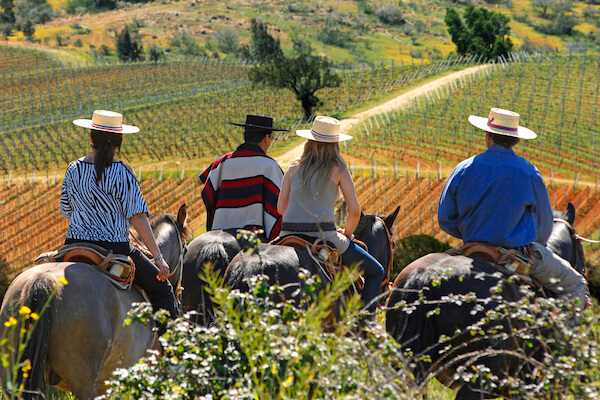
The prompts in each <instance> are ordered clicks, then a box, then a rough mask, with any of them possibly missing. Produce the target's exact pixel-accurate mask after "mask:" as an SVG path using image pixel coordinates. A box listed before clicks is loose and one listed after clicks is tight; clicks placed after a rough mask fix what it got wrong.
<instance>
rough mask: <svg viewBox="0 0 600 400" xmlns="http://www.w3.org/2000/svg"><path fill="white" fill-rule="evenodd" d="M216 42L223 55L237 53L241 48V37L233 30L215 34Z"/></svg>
mask: <svg viewBox="0 0 600 400" xmlns="http://www.w3.org/2000/svg"><path fill="white" fill-rule="evenodd" d="M214 36H215V40H216V42H217V46H218V47H219V50H221V51H222V52H223V53H235V52H237V51H238V48H239V47H240V37H239V36H238V34H237V32H236V31H235V30H233V29H231V28H229V29H225V30H221V31H217V32H215V35H214Z"/></svg>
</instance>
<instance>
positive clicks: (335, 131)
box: [296, 115, 352, 143]
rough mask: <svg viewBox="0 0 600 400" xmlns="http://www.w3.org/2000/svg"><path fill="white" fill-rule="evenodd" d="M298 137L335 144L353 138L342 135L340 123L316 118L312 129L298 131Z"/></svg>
mask: <svg viewBox="0 0 600 400" xmlns="http://www.w3.org/2000/svg"><path fill="white" fill-rule="evenodd" d="M296 135H298V136H302V137H303V138H306V139H309V140H314V141H315V142H325V143H335V142H343V141H344V140H349V139H352V136H350V135H346V134H345V133H340V121H338V120H337V119H335V118H332V117H326V116H322V115H321V116H318V117H315V120H314V121H313V124H312V127H311V128H310V129H301V130H298V131H296Z"/></svg>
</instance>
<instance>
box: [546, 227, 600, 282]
mask: <svg viewBox="0 0 600 400" xmlns="http://www.w3.org/2000/svg"><path fill="white" fill-rule="evenodd" d="M554 222H561V223H563V224H565V225H566V226H567V228H569V231H570V232H571V233H572V234H573V238H574V239H575V240H576V241H577V246H578V247H579V250H580V252H581V257H582V258H583V260H582V266H581V268H582V275H583V276H584V277H585V279H586V280H587V265H586V262H585V254H584V252H583V247H582V245H581V242H588V243H600V240H593V239H588V238H584V237H583V236H580V235H579V234H578V233H577V231H576V230H575V228H574V227H573V225H571V223H570V222H569V221H567V220H566V219H564V218H558V217H555V218H554ZM577 256H578V252H577V251H576V252H575V262H576V264H577ZM576 267H577V265H575V266H574V268H576Z"/></svg>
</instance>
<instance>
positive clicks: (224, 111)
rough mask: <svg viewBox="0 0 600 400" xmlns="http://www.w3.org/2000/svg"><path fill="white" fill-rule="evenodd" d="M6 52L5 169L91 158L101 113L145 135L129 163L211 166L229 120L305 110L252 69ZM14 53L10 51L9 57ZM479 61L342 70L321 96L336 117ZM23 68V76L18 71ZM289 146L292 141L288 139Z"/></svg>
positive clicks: (1, 161) (1, 78) (282, 118)
mask: <svg viewBox="0 0 600 400" xmlns="http://www.w3.org/2000/svg"><path fill="white" fill-rule="evenodd" d="M2 50H3V51H2V52H0V74H1V75H0V90H1V91H2V93H3V94H4V95H3V96H2V98H1V99H0V109H1V110H2V111H1V112H0V132H2V133H1V134H0V170H3V171H4V172H5V173H7V172H9V171H13V170H14V171H23V170H32V169H35V170H43V169H52V168H60V169H62V168H63V167H64V166H65V165H66V163H68V162H69V161H71V160H72V159H74V158H77V157H79V156H80V155H81V154H83V153H84V152H85V151H86V146H87V145H88V138H87V137H86V135H84V134H82V132H81V130H80V129H77V128H76V127H74V126H73V124H72V123H71V122H72V120H73V119H75V118H89V117H90V116H91V114H92V112H93V110H94V109H98V108H106V109H111V110H119V111H120V112H122V113H123V114H124V116H125V122H126V123H130V124H134V125H137V126H140V127H141V130H142V134H140V135H136V136H134V137H131V138H128V142H127V146H125V147H126V148H124V158H125V160H126V161H129V162H132V163H137V162H152V161H164V160H165V159H196V158H203V157H205V158H208V159H210V158H212V157H214V156H215V155H216V154H219V153H222V152H226V151H229V150H230V149H231V148H232V147H233V146H235V144H236V143H237V142H238V141H239V139H238V138H232V137H231V135H230V126H229V125H227V124H226V122H227V121H240V120H243V119H244V116H245V115H246V114H249V113H255V114H264V115H273V116H274V117H275V118H276V120H277V121H278V125H279V126H283V127H286V126H287V127H292V128H293V127H294V126H296V125H297V124H298V123H299V122H298V121H299V119H300V116H301V112H300V110H301V109H300V106H299V103H298V101H297V100H296V99H295V97H294V96H293V95H292V94H291V92H288V91H283V90H272V89H269V88H262V87H260V88H258V87H253V86H252V84H251V83H250V82H249V81H248V80H247V78H246V75H247V72H248V69H249V66H248V65H246V64H245V63H241V62H240V63H236V64H230V63H226V62H223V61H219V60H211V59H181V60H171V61H164V62H160V63H150V62H146V63H130V64H114V65H113V64H94V65H85V66H83V65H79V66H73V65H60V64H58V63H57V62H55V61H53V60H52V59H51V58H48V56H47V55H46V54H43V53H40V52H37V51H35V50H31V49H21V48H11V47H8V46H2ZM5 50H8V51H5ZM476 61H477V60H475V59H474V58H473V59H462V58H461V59H459V58H456V59H451V60H446V61H443V62H439V63H437V64H431V65H421V66H416V65H415V66H410V67H404V66H401V67H397V66H394V64H390V65H383V64H382V65H377V66H376V65H373V66H372V67H371V68H360V69H351V70H344V71H340V73H341V76H342V79H343V82H342V84H341V86H340V87H339V88H332V89H327V90H323V91H322V93H321V92H320V93H319V97H320V98H321V99H322V100H323V102H324V105H323V112H327V113H328V114H332V115H337V114H340V113H343V112H345V111H347V110H350V109H352V108H354V107H358V106H361V105H363V104H365V103H366V102H367V101H369V100H371V99H372V98H375V97H376V96H377V95H380V94H382V93H388V92H392V91H394V90H397V89H399V88H401V87H403V86H404V85H408V84H412V83H414V82H417V81H419V80H421V79H424V78H427V77H429V76H433V75H435V74H438V73H440V72H444V71H447V70H450V69H453V68H456V67H458V66H464V65H470V64H473V63H475V62H476ZM17 65H18V66H20V67H19V68H17V67H16V66H17ZM283 138H285V136H283Z"/></svg>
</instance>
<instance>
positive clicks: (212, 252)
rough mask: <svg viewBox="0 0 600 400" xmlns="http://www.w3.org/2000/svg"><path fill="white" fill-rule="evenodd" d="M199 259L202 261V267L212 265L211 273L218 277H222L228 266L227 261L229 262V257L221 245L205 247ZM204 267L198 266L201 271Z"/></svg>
mask: <svg viewBox="0 0 600 400" xmlns="http://www.w3.org/2000/svg"><path fill="white" fill-rule="evenodd" d="M199 259H201V260H202V262H203V264H204V265H206V264H210V265H212V268H213V271H214V272H218V273H219V275H220V276H223V273H224V272H225V269H226V268H227V266H228V265H229V261H231V257H230V256H229V254H228V253H227V251H226V250H225V247H224V246H223V244H222V243H211V244H209V245H207V246H205V247H204V248H203V249H202V251H201V254H200V257H199ZM204 265H201V266H199V268H201V269H203V268H204Z"/></svg>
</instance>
